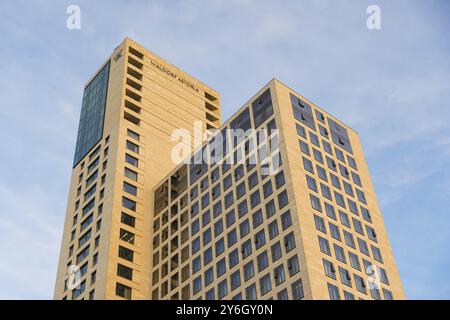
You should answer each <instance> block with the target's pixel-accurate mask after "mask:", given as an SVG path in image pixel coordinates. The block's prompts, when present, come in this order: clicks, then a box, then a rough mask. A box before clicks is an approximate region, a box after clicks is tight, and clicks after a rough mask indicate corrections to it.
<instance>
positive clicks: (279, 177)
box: [275, 171, 285, 189]
mask: <svg viewBox="0 0 450 320" xmlns="http://www.w3.org/2000/svg"><path fill="white" fill-rule="evenodd" d="M284 183H285V179H284V173H283V171H281V172H279V173H277V174H276V175H275V186H276V187H277V189H279V188H281V187H282V186H283V185H284Z"/></svg>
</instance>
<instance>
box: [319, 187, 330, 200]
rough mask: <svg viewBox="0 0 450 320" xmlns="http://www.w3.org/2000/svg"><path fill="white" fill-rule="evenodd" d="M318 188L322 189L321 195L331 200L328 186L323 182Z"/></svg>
mask: <svg viewBox="0 0 450 320" xmlns="http://www.w3.org/2000/svg"><path fill="white" fill-rule="evenodd" d="M320 189H321V190H322V196H324V197H325V198H327V199H328V200H333V199H332V197H331V190H330V187H328V186H326V185H324V184H323V183H321V184H320Z"/></svg>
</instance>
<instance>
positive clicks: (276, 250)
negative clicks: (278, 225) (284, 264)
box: [270, 242, 282, 262]
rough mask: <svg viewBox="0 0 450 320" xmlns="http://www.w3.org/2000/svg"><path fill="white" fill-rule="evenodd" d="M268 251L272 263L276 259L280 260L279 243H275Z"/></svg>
mask: <svg viewBox="0 0 450 320" xmlns="http://www.w3.org/2000/svg"><path fill="white" fill-rule="evenodd" d="M270 251H271V253H272V262H275V261H277V260H278V259H280V258H281V255H282V252H281V245H280V242H277V243H275V244H274V245H272V247H271V248H270Z"/></svg>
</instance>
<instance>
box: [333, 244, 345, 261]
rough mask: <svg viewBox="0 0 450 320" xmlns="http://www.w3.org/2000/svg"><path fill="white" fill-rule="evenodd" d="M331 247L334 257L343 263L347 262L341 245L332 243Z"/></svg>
mask: <svg viewBox="0 0 450 320" xmlns="http://www.w3.org/2000/svg"><path fill="white" fill-rule="evenodd" d="M333 247H334V254H335V255H336V259H337V260H339V261H341V262H343V263H347V261H346V259H345V252H344V249H343V248H342V247H341V246H338V245H337V244H333Z"/></svg>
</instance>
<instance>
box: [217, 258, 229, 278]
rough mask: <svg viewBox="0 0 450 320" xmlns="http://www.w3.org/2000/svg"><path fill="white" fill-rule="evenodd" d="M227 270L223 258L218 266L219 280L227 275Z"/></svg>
mask: <svg viewBox="0 0 450 320" xmlns="http://www.w3.org/2000/svg"><path fill="white" fill-rule="evenodd" d="M226 269H227V266H226V264H225V258H222V259H221V260H220V261H219V262H217V264H216V272H217V278H218V277H220V276H221V275H223V274H224V273H225V271H226Z"/></svg>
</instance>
